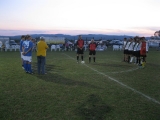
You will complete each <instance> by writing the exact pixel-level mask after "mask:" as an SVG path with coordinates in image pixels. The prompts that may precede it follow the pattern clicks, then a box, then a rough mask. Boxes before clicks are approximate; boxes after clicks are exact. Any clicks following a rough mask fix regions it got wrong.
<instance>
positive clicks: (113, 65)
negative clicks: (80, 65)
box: [93, 63, 133, 68]
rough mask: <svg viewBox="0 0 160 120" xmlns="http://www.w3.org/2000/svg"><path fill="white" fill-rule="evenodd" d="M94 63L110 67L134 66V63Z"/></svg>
mask: <svg viewBox="0 0 160 120" xmlns="http://www.w3.org/2000/svg"><path fill="white" fill-rule="evenodd" d="M93 65H97V66H108V67H121V68H128V67H133V66H132V64H129V63H126V64H107V63H95V64H93Z"/></svg>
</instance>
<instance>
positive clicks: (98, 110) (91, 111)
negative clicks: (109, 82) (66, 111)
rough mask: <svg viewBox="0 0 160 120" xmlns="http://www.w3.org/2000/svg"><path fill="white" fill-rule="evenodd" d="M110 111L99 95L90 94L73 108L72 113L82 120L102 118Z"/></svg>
mask: <svg viewBox="0 0 160 120" xmlns="http://www.w3.org/2000/svg"><path fill="white" fill-rule="evenodd" d="M110 111H111V108H110V107H109V106H108V105H107V104H106V103H105V102H104V101H103V100H102V99H101V97H100V96H98V95H95V94H91V95H89V96H87V98H86V100H84V101H83V103H82V104H80V105H79V106H78V107H77V108H76V109H75V110H74V113H75V114H76V115H78V116H80V117H82V118H83V119H84V120H104V119H105V117H106V115H107V113H108V112H110Z"/></svg>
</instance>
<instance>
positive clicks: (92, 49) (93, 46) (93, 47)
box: [89, 43, 97, 51]
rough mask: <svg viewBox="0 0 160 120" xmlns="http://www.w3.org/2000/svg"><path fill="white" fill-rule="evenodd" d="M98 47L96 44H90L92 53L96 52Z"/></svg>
mask: <svg viewBox="0 0 160 120" xmlns="http://www.w3.org/2000/svg"><path fill="white" fill-rule="evenodd" d="M96 47H97V44H96V43H90V44H89V50H91V51H94V50H95V49H96Z"/></svg>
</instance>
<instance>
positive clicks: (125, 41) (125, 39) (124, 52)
mask: <svg viewBox="0 0 160 120" xmlns="http://www.w3.org/2000/svg"><path fill="white" fill-rule="evenodd" d="M126 44H127V38H124V41H123V61H124V62H125V61H126V60H125V58H126V50H125V46H126Z"/></svg>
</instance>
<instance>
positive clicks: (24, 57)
mask: <svg viewBox="0 0 160 120" xmlns="http://www.w3.org/2000/svg"><path fill="white" fill-rule="evenodd" d="M23 60H24V61H28V62H32V56H23Z"/></svg>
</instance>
